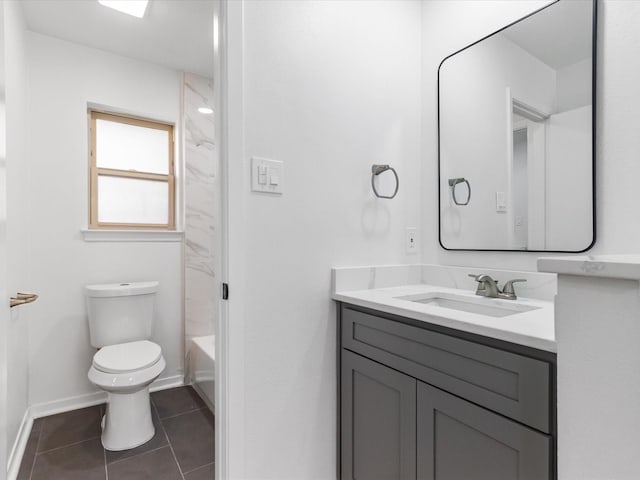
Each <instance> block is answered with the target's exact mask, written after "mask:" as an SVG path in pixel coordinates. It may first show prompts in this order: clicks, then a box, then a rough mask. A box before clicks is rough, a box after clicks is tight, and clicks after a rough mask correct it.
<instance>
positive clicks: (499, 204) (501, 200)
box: [496, 192, 507, 212]
mask: <svg viewBox="0 0 640 480" xmlns="http://www.w3.org/2000/svg"><path fill="white" fill-rule="evenodd" d="M506 211H507V195H506V194H505V192H496V212H506Z"/></svg>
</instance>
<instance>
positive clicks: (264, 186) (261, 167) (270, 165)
mask: <svg viewBox="0 0 640 480" xmlns="http://www.w3.org/2000/svg"><path fill="white" fill-rule="evenodd" d="M283 187H284V162H283V161H281V160H271V159H268V158H260V157H252V158H251V190H252V191H254V192H262V193H274V194H276V195H282V192H283Z"/></svg>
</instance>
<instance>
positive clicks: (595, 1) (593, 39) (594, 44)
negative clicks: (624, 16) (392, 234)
mask: <svg viewBox="0 0 640 480" xmlns="http://www.w3.org/2000/svg"><path fill="white" fill-rule="evenodd" d="M565 1H568V0H565ZM558 2H560V0H555V1H553V2H551V3H549V4H548V5H545V6H544V7H542V8H539V9H537V10H535V11H533V12H531V13H530V14H528V15H525V16H524V17H522V18H520V19H518V20H516V21H515V22H511V23H510V24H508V25H506V26H504V27H502V28H501V29H499V30H496V31H495V32H493V33H490V34H489V35H486V36H484V37H482V38H481V39H479V40H476V41H475V42H473V43H471V44H469V45H467V46H466V47H464V48H461V49H460V50H456V51H455V52H453V53H452V54H450V55H447V56H446V57H445V58H444V59H443V60H442V61H441V62H440V65H438V79H437V96H438V101H437V119H438V179H437V182H438V243H439V244H440V247H441V248H443V249H444V250H447V251H453V252H514V253H584V252H586V251H588V250H590V249H591V248H593V246H594V245H595V243H596V198H597V196H596V97H597V95H596V91H597V88H596V85H597V83H596V76H597V75H596V72H597V46H598V42H597V38H598V35H597V34H598V0H592V3H593V16H592V34H591V55H592V68H591V157H592V158H591V182H592V185H591V189H592V197H591V198H592V204H591V210H592V227H593V229H592V232H593V233H592V239H591V243H590V244H589V245H588V246H587V247H586V248H584V249H583V250H504V249H490V248H447V247H445V246H444V244H443V242H442V197H441V195H442V192H441V186H440V185H441V183H442V182H441V178H440V175H441V166H440V147H441V146H440V141H441V140H440V137H441V135H440V69H441V68H442V65H443V64H444V62H446V61H447V59H449V58H451V57H453V56H454V55H456V54H458V53H460V52H462V51H464V50H466V49H468V48H470V47H472V46H474V45H476V44H477V43H480V42H482V41H483V40H486V39H487V38H490V37H493V36H494V35H497V34H498V33H500V32H502V31H503V30H506V29H507V28H509V27H511V26H512V25H515V24H516V23H519V22H521V21H523V20H525V19H527V18H529V17H531V16H533V15H535V14H536V13H538V12H540V11H542V10H545V9H547V8H549V7H551V6H552V5H554V4H556V3H558Z"/></svg>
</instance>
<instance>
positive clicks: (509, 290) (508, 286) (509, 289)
mask: <svg viewBox="0 0 640 480" xmlns="http://www.w3.org/2000/svg"><path fill="white" fill-rule="evenodd" d="M526 281H527V279H526V278H515V279H513V280H509V281H508V282H506V283H505V284H504V287H502V293H504V294H506V295H513V296H514V298H515V296H516V291H515V290H514V289H513V284H514V283H516V282H526Z"/></svg>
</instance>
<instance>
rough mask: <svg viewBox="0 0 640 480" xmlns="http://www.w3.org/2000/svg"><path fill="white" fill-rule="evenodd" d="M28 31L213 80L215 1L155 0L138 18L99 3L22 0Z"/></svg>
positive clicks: (79, 0)
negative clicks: (142, 15)
mask: <svg viewBox="0 0 640 480" xmlns="http://www.w3.org/2000/svg"><path fill="white" fill-rule="evenodd" d="M20 3H21V4H22V6H23V8H24V13H25V18H26V22H27V27H28V28H29V30H31V31H34V32H38V33H43V34H45V35H50V36H52V37H56V38H60V39H63V40H68V41H71V42H75V43H80V44H82V45H86V46H89V47H93V48H97V49H100V50H105V51H108V52H112V53H115V54H118V55H123V56H126V57H131V58H135V59H138V60H144V61H147V62H151V63H156V64H160V65H164V66H166V67H170V68H173V69H176V70H181V71H186V72H191V73H197V74H199V75H203V76H206V77H209V78H213V0H151V1H150V3H149V6H148V8H147V13H146V15H145V16H144V18H142V19H140V18H135V17H131V16H129V15H125V14H123V13H120V12H117V11H115V10H112V9H110V8H106V7H103V6H102V5H100V4H99V3H98V2H97V0H22V1H21V2H20Z"/></svg>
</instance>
